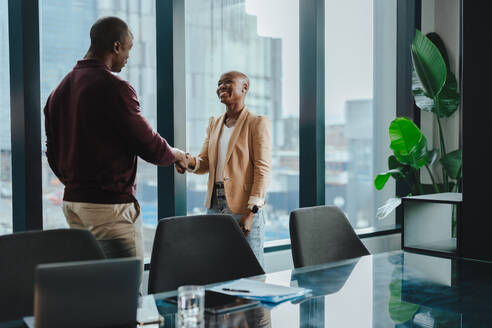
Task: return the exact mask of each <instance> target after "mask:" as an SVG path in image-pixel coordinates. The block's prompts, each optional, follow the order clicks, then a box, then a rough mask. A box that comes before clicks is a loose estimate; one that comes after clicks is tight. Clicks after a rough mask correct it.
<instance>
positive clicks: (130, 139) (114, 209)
mask: <svg viewBox="0 0 492 328" xmlns="http://www.w3.org/2000/svg"><path fill="white" fill-rule="evenodd" d="M90 37H91V46H90V48H89V51H88V52H87V54H86V55H85V57H84V59H83V60H80V61H78V62H77V64H76V65H75V67H74V68H73V70H72V71H71V72H69V73H68V75H67V76H65V78H64V79H63V80H62V81H61V82H60V84H59V85H58V87H56V89H55V90H54V91H53V92H52V93H51V95H50V96H49V98H48V100H47V103H46V106H45V108H44V115H45V128H46V156H47V158H48V162H49V165H50V167H51V169H52V170H53V172H54V173H55V174H56V176H57V177H58V178H59V179H60V181H61V182H62V183H63V184H64V185H65V193H64V196H63V213H64V214H65V217H66V219H67V222H68V224H69V225H70V227H72V228H83V229H89V230H90V231H91V232H92V233H93V234H94V236H95V237H96V239H98V240H104V241H105V242H104V243H102V244H103V245H110V246H111V247H108V248H107V249H106V254H107V255H108V256H109V257H122V256H137V257H140V258H143V241H142V219H141V216H140V207H139V205H138V202H137V200H136V199H135V190H136V184H135V177H136V174H137V156H139V157H141V158H143V159H144V160H146V161H147V162H150V163H153V164H156V165H162V166H168V165H170V164H172V163H176V166H177V169H178V171H180V172H182V171H183V168H185V167H186V166H187V164H188V163H187V159H186V156H185V154H184V153H183V152H182V151H181V150H178V149H176V148H172V147H170V146H169V145H168V143H167V142H166V140H165V139H163V138H162V137H161V136H160V135H159V134H158V133H156V132H155V131H153V130H152V128H151V127H150V125H149V124H148V123H147V121H146V120H145V118H144V117H143V116H142V114H141V112H140V106H139V103H138V100H137V95H136V93H135V90H134V89H133V88H132V87H131V86H130V84H129V83H128V82H126V81H124V80H122V79H121V78H119V77H118V76H117V75H114V74H113V73H112V72H120V71H121V69H122V68H123V67H124V66H125V64H126V62H127V60H128V58H129V52H130V49H131V48H132V45H133V36H132V34H131V32H130V30H129V28H128V26H127V24H126V23H125V22H124V21H122V20H121V19H119V18H116V17H105V18H101V19H99V20H98V21H96V22H95V23H94V25H93V26H92V28H91V31H90Z"/></svg>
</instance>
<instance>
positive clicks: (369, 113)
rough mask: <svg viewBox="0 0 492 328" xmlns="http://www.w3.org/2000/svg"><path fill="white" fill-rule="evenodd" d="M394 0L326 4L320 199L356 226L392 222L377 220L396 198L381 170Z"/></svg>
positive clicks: (391, 78)
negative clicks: (379, 183) (380, 178)
mask: <svg viewBox="0 0 492 328" xmlns="http://www.w3.org/2000/svg"><path fill="white" fill-rule="evenodd" d="M396 14H397V11H396V1H383V0H369V1H368V0H347V1H343V2H340V1H334V0H326V1H325V198H326V204H327V205H336V206H339V207H340V208H341V209H342V210H343V211H344V212H345V214H346V215H347V217H348V219H349V221H350V222H351V224H352V226H353V227H354V228H356V229H363V228H376V229H378V228H381V227H384V226H391V225H394V224H395V216H394V213H393V214H392V215H390V216H388V217H386V218H385V219H383V220H378V219H376V211H377V209H378V207H380V206H381V205H383V203H384V201H385V200H386V199H387V198H390V197H394V195H395V188H394V183H393V181H390V182H389V183H390V184H389V185H387V186H386V188H385V190H384V191H380V192H379V191H378V192H376V190H375V188H374V184H373V181H374V177H375V176H376V174H378V173H379V172H385V171H386V170H387V160H386V159H387V158H388V156H389V137H388V126H389V122H390V121H391V120H392V119H393V118H394V117H395V113H396Z"/></svg>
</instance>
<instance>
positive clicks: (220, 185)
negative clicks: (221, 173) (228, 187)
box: [214, 182, 225, 198]
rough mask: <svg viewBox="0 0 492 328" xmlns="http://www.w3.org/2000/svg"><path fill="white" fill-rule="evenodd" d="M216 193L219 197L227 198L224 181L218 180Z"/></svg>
mask: <svg viewBox="0 0 492 328" xmlns="http://www.w3.org/2000/svg"><path fill="white" fill-rule="evenodd" d="M214 194H215V196H216V197H218V198H225V190H224V183H223V182H216V183H215V184H214Z"/></svg>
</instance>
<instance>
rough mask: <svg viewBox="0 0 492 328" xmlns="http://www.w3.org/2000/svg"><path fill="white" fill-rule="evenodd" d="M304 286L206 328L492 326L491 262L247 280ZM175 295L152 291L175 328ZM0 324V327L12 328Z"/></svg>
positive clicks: (330, 268) (383, 262) (394, 257)
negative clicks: (290, 296) (295, 294)
mask: <svg viewBox="0 0 492 328" xmlns="http://www.w3.org/2000/svg"><path fill="white" fill-rule="evenodd" d="M251 279H256V280H260V281H264V282H266V283H271V284H279V285H284V286H296V287H305V288H308V289H310V290H311V293H309V294H307V295H305V296H303V297H301V298H299V299H296V300H293V301H285V302H283V303H280V304H261V306H258V307H255V308H251V309H247V310H243V311H238V312H234V313H227V314H222V315H216V316H214V315H208V314H206V315H205V320H206V325H205V327H281V328H287V327H357V328H364V327H434V328H436V327H492V263H491V262H485V261H477V260H469V259H449V258H440V257H433V256H427V255H422V254H416V253H410V252H403V251H395V252H388V253H381V254H376V255H368V256H363V257H361V258H356V259H351V260H345V261H341V262H334V263H329V264H323V265H316V266H310V267H305V268H299V269H293V270H286V271H279V272H274V273H268V274H265V275H261V276H255V277H251ZM173 295H176V291H173V292H166V293H159V294H155V295H153V296H154V299H155V302H156V305H157V309H158V311H159V313H160V314H161V315H162V317H163V318H164V324H163V325H161V327H175V317H176V306H175V305H173V304H170V303H168V302H166V301H165V299H166V298H168V297H170V296H173ZM14 326H17V325H12V324H8V323H3V324H2V323H0V327H14Z"/></svg>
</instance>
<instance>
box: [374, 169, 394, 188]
mask: <svg viewBox="0 0 492 328" xmlns="http://www.w3.org/2000/svg"><path fill="white" fill-rule="evenodd" d="M393 174H400V171H399V170H396V169H394V170H389V171H387V172H385V173H381V174H378V175H377V176H376V179H374V187H376V189H377V190H381V189H383V188H384V185H385V184H386V182H387V181H388V179H389V177H390V176H392V175H393Z"/></svg>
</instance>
